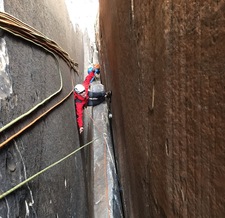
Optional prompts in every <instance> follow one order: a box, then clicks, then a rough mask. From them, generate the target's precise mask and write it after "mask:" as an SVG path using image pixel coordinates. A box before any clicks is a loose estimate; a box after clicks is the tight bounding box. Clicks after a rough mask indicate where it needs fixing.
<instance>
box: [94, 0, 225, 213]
mask: <svg viewBox="0 0 225 218" xmlns="http://www.w3.org/2000/svg"><path fill="white" fill-rule="evenodd" d="M132 4H133V5H132ZM224 9H225V4H224V2H223V1H217V2H215V1H209V0H208V1H204V2H196V1H188V2H185V1H179V2H178V1H175V2H174V1H161V0H160V1H157V2H153V1H145V0H144V1H143V0H138V1H126V2H125V1H123V2H121V1H119V0H116V1H102V0H100V21H99V27H100V32H99V35H98V36H99V44H98V47H99V49H100V52H99V54H100V55H101V61H102V64H103V66H104V68H103V69H102V76H103V81H104V82H103V83H104V84H106V88H107V89H111V90H112V91H113V103H112V111H113V134H114V140H115V150H116V156H117V159H118V163H119V171H120V176H121V183H122V188H123V200H124V205H125V214H126V215H127V217H224V216H225V206H224V205H225V204H224V203H225V202H224V192H225V186H224V173H223V172H224V170H225V168H224V165H225V156H224V154H225V153H224V143H225V138H224V127H225V126H224V125H225V116H224V109H225V89H224V82H225V72H224V61H223V59H224V54H225V46H224V45H225V38H224V25H223V24H224V11H225V10H224Z"/></svg>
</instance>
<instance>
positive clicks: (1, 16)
mask: <svg viewBox="0 0 225 218" xmlns="http://www.w3.org/2000/svg"><path fill="white" fill-rule="evenodd" d="M0 28H2V29H4V30H6V31H8V32H10V33H11V34H13V35H16V36H18V37H21V38H23V39H25V40H27V41H30V42H32V43H34V44H36V45H37V46H40V47H42V48H43V49H45V50H46V51H48V52H49V53H51V54H52V55H53V57H54V58H55V60H56V62H57V68H58V73H59V77H60V88H59V89H58V90H57V91H56V92H54V93H53V94H52V95H50V96H49V97H47V98H46V99H44V100H43V101H42V102H40V103H39V104H37V105H36V106H34V107H33V108H32V109H30V110H29V111H27V112H26V113H24V114H22V115H21V116H19V117H17V118H16V119H14V120H12V121H11V122H9V123H8V124H6V125H4V126H3V127H2V128H0V132H2V131H4V130H6V129H7V128H9V127H10V126H12V125H13V124H14V123H16V122H18V121H19V120H21V119H22V118H24V117H26V116H27V115H29V114H30V113H32V112H33V111H34V110H36V109H37V108H38V107H39V106H41V105H43V104H44V103H46V102H47V101H48V100H50V99H51V98H53V97H54V96H55V95H57V94H58V93H59V92H61V90H62V87H63V81H62V74H61V70H60V68H59V61H58V59H57V57H56V56H55V54H54V53H56V54H58V55H60V56H61V57H62V58H63V59H64V60H65V61H66V63H67V64H68V65H69V66H70V67H71V68H73V69H74V70H75V71H76V69H75V66H78V65H77V64H76V63H74V62H73V61H72V60H71V59H70V57H69V55H68V54H67V53H66V52H64V51H63V50H62V49H61V48H60V47H59V46H58V45H57V44H56V43H55V42H54V41H52V40H50V39H49V38H47V37H46V36H44V35H43V34H42V33H40V32H39V31H37V30H36V29H34V28H33V27H31V26H29V25H27V24H25V23H24V22H22V21H20V20H18V19H17V18H15V17H13V16H12V15H10V14H8V13H5V12H0ZM76 72H77V71H76Z"/></svg>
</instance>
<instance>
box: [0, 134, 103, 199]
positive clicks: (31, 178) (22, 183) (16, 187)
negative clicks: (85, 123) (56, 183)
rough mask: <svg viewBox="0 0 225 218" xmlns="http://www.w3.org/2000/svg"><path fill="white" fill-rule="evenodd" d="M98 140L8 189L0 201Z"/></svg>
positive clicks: (0, 196)
mask: <svg viewBox="0 0 225 218" xmlns="http://www.w3.org/2000/svg"><path fill="white" fill-rule="evenodd" d="M97 139H99V138H96V139H93V140H92V141H90V142H88V143H86V144H85V145H83V146H81V147H79V148H78V149H76V150H75V151H73V152H71V153H70V154H68V155H67V156H65V157H64V158H62V159H60V160H58V161H56V162H55V163H53V164H51V165H49V166H48V167H46V168H44V169H43V170H41V171H39V172H38V173H36V174H34V175H33V176H31V177H29V178H28V179H26V180H24V181H23V182H21V183H19V184H18V185H16V186H14V187H13V188H11V189H9V190H8V191H6V192H4V193H3V194H1V195H0V199H2V198H4V197H6V196H7V195H9V194H10V193H12V192H13V191H15V190H17V189H18V188H20V187H21V186H23V185H24V184H26V183H28V182H29V181H31V180H33V179H34V178H36V177H37V176H39V175H40V174H42V173H44V172H45V171H47V170H49V169H51V168H52V167H54V166H56V165H57V164H59V163H61V162H62V161H64V160H66V159H67V158H69V157H70V156H72V155H73V154H75V153H77V152H78V151H80V150H81V149H83V148H85V147H86V146H88V145H90V144H92V143H93V142H94V141H96V140H97Z"/></svg>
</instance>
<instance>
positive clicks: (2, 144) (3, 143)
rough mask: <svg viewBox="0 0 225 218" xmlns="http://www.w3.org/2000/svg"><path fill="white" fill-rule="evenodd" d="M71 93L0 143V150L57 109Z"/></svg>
mask: <svg viewBox="0 0 225 218" xmlns="http://www.w3.org/2000/svg"><path fill="white" fill-rule="evenodd" d="M72 93H73V91H71V92H70V93H69V94H68V95H67V96H65V97H64V98H63V99H62V100H60V101H59V102H57V103H56V104H55V105H53V106H52V107H51V108H49V109H48V110H47V111H45V112H44V113H43V114H41V115H40V116H38V117H37V118H36V119H34V120H33V121H32V122H30V123H29V124H28V125H26V126H25V127H24V128H22V129H21V130H19V131H18V132H17V133H15V134H14V135H12V136H11V137H9V138H8V139H6V140H5V141H4V142H2V143H1V144H0V148H2V147H3V146H4V145H5V144H7V143H8V142H10V141H11V140H12V139H14V138H15V137H17V136H18V135H20V134H21V133H22V132H24V131H25V130H26V129H28V128H29V127H30V126H32V125H33V124H34V123H36V122H37V121H38V120H39V119H41V118H42V117H43V116H45V115H46V114H47V113H49V112H50V111H51V110H53V109H54V108H55V107H57V106H58V105H60V104H61V103H62V102H63V101H65V100H66V99H67V98H68V97H69V96H70V95H71V94H72Z"/></svg>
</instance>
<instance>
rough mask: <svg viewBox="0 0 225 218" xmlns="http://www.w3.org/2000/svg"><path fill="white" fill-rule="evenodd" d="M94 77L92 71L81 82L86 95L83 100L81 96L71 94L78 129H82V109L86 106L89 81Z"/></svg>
mask: <svg viewBox="0 0 225 218" xmlns="http://www.w3.org/2000/svg"><path fill="white" fill-rule="evenodd" d="M94 76H95V74H94V72H93V71H92V72H91V73H89V74H88V75H87V76H86V78H85V80H84V82H83V84H82V85H83V86H84V87H85V93H86V97H85V98H83V97H82V96H81V95H79V94H77V93H76V92H75V91H74V92H73V94H74V101H75V107H76V116H77V124H78V127H79V128H80V127H83V111H84V107H86V106H87V103H88V99H89V97H88V88H89V85H90V81H91V79H92V78H93V77H94Z"/></svg>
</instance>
